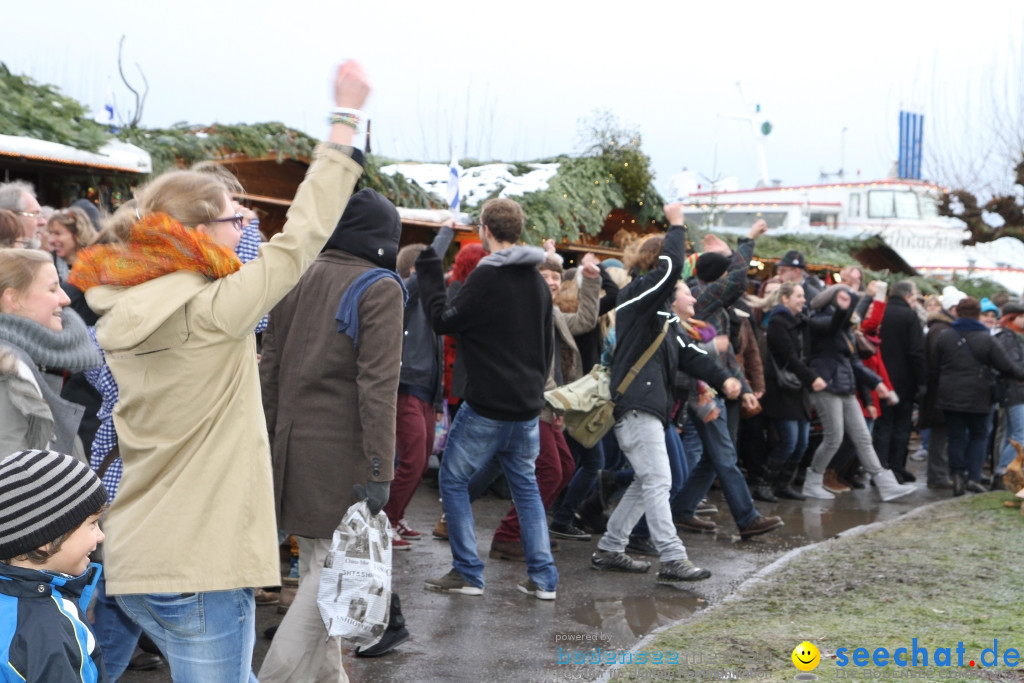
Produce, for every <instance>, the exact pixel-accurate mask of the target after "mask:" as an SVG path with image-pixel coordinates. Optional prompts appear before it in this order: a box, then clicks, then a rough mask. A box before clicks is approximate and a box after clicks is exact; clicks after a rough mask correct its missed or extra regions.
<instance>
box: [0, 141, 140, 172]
mask: <svg viewBox="0 0 1024 683" xmlns="http://www.w3.org/2000/svg"><path fill="white" fill-rule="evenodd" d="M0 157H10V158H15V159H22V160H25V161H30V162H36V163H49V164H57V165H61V166H80V167H83V168H92V169H97V170H102V171H116V172H120V173H150V172H151V171H152V170H153V162H152V160H151V159H150V156H149V153H148V152H146V151H144V150H142V149H140V148H138V147H136V146H135V145H131V144H128V143H127V142H121V141H120V140H110V141H109V142H107V143H106V144H105V145H103V146H102V147H101V148H100V149H99V150H98V151H96V152H86V151H85V150H81V149H76V148H75V147H70V146H68V145H62V144H60V143H57V142H47V141H46V140H35V139H33V138H27V137H21V136H16V135H0Z"/></svg>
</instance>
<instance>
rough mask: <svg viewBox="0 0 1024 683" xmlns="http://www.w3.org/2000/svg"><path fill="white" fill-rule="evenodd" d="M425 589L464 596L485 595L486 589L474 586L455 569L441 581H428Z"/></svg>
mask: <svg viewBox="0 0 1024 683" xmlns="http://www.w3.org/2000/svg"><path fill="white" fill-rule="evenodd" d="M423 587H424V588H426V589H427V590H428V591H440V592H441V593H462V594H463V595H483V594H484V589H483V588H479V587H477V586H474V585H472V584H471V583H469V582H468V581H466V580H465V579H464V578H462V574H460V573H459V572H457V571H456V570H455V569H454V568H453V569H452V570H451V571H450V572H448V573H447V574H445V575H444V576H442V577H441V578H439V579H427V580H426V581H424V582H423Z"/></svg>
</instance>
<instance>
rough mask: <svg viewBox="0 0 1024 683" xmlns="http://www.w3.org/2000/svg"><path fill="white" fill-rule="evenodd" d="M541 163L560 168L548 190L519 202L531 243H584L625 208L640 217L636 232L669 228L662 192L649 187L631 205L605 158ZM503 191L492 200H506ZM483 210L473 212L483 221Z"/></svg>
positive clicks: (475, 208)
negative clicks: (612, 214)
mask: <svg viewBox="0 0 1024 683" xmlns="http://www.w3.org/2000/svg"><path fill="white" fill-rule="evenodd" d="M535 163H543V164H549V163H557V164H559V166H558V173H556V174H555V175H554V177H552V178H551V180H550V181H549V183H548V187H547V189H545V190H539V191H536V192H528V193H526V194H524V195H522V196H518V197H515V198H514V199H515V200H516V201H517V202H519V204H520V205H521V206H522V207H523V211H524V212H525V214H526V232H525V233H524V235H523V239H524V240H526V241H527V242H529V243H531V244H540V243H541V242H543V241H544V240H546V239H548V238H549V237H550V238H551V239H553V240H555V242H556V243H561V242H562V241H563V240H568V241H569V242H578V241H579V240H580V236H581V235H584V234H585V235H597V234H598V233H600V232H601V230H602V229H603V228H604V224H605V221H606V220H607V218H608V214H609V213H611V212H612V211H613V210H615V209H621V208H629V209H631V213H632V214H633V215H634V216H636V225H635V226H633V228H634V230H636V231H637V232H644V231H646V230H647V229H648V228H650V227H653V226H660V227H664V223H665V214H664V212H663V211H662V206H663V205H664V203H665V200H664V199H662V197H661V195H660V194H659V193H658V191H657V190H655V189H654V187H652V186H651V185H649V184H648V186H647V187H646V188H645V189H644V192H643V193H641V195H640V198H639V200H638V201H636V202H631V201H630V200H629V199H627V198H626V195H625V192H624V191H623V188H622V186H621V185H620V184H619V182H618V181H617V180H616V178H615V176H614V175H613V174H611V173H610V172H609V171H608V168H607V166H606V164H605V161H604V160H603V159H602V158H600V157H568V156H560V157H555V158H551V159H543V160H539V161H537V162H535ZM503 189H504V188H503V187H498V188H497V189H495V190H494V192H492V193H491V195H490V196H489V197H488V198H487V199H491V198H493V197H499V196H501V192H502V190H503ZM482 205H483V202H482V201H481V202H480V204H479V205H477V206H476V207H472V208H470V209H468V211H470V213H471V214H473V215H474V216H475V217H477V218H479V214H480V207H481V206H482Z"/></svg>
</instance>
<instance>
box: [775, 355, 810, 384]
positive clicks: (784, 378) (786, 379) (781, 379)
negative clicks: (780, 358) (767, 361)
mask: <svg viewBox="0 0 1024 683" xmlns="http://www.w3.org/2000/svg"><path fill="white" fill-rule="evenodd" d="M768 357H769V358H771V361H772V367H773V368H775V383H776V384H778V385H779V388H780V389H784V390H785V391H800V390H801V389H803V388H804V383H803V382H801V381H800V378H799V377H797V376H796V373H795V372H793V371H792V370H790V369H789V368H780V367H779V364H778V362H776V360H775V356H773V355H772V354H771V352H770V351H769V352H768Z"/></svg>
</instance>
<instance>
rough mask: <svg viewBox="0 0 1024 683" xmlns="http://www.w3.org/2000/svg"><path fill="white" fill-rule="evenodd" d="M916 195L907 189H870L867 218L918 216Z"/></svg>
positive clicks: (919, 213)
mask: <svg viewBox="0 0 1024 683" xmlns="http://www.w3.org/2000/svg"><path fill="white" fill-rule="evenodd" d="M920 217H921V210H920V207H919V206H918V203H917V195H916V194H914V193H913V192H911V191H909V190H870V191H869V192H868V218H920Z"/></svg>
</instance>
